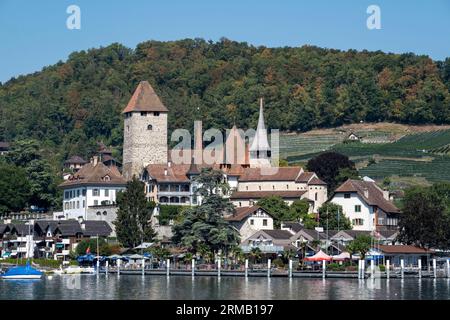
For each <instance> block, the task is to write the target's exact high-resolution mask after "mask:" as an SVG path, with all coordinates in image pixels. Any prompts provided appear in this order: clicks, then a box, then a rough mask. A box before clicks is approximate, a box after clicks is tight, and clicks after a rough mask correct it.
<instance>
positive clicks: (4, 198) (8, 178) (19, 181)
mask: <svg viewBox="0 0 450 320" xmlns="http://www.w3.org/2000/svg"><path fill="white" fill-rule="evenodd" d="M30 194H31V192H30V184H29V181H28V179H27V175H26V172H25V170H24V169H22V168H20V167H16V166H15V165H12V164H8V163H2V162H0V213H7V212H11V211H13V212H14V211H19V210H22V209H23V208H25V206H26V205H27V201H28V200H29V197H30Z"/></svg>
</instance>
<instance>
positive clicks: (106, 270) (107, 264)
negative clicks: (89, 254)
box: [105, 260, 109, 275]
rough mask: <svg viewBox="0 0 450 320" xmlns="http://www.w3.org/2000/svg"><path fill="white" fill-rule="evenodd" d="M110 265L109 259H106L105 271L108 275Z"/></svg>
mask: <svg viewBox="0 0 450 320" xmlns="http://www.w3.org/2000/svg"><path fill="white" fill-rule="evenodd" d="M108 267H109V261H108V260H106V262H105V273H106V275H108Z"/></svg>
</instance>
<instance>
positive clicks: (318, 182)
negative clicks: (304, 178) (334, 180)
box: [308, 177, 326, 185]
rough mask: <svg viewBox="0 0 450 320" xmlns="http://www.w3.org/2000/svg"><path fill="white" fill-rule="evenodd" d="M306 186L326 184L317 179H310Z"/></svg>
mask: <svg viewBox="0 0 450 320" xmlns="http://www.w3.org/2000/svg"><path fill="white" fill-rule="evenodd" d="M308 184H313V185H326V182H324V181H322V180H320V179H319V178H316V177H314V178H312V179H311V180H309V181H308Z"/></svg>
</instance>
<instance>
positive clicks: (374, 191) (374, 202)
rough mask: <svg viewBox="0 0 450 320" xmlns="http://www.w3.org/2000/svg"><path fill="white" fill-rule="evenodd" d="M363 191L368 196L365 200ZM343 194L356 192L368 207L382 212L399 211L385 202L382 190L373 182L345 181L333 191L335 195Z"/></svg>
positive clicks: (388, 202)
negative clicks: (375, 207) (376, 208)
mask: <svg viewBox="0 0 450 320" xmlns="http://www.w3.org/2000/svg"><path fill="white" fill-rule="evenodd" d="M364 190H367V191H368V193H369V196H368V197H367V198H366V197H365V195H364ZM344 192H357V193H358V195H359V196H360V197H361V198H362V199H363V200H364V201H365V202H366V203H367V204H369V205H371V206H377V207H379V208H380V209H381V210H383V211H384V212H388V213H398V212H400V211H399V209H398V208H397V207H396V206H395V205H394V204H393V203H392V202H390V201H389V200H386V199H385V198H384V196H383V190H381V189H380V188H379V187H378V186H377V185H376V184H375V182H370V181H360V180H351V179H349V180H347V181H345V182H344V183H343V184H341V185H340V186H339V187H338V188H337V189H336V191H335V193H344Z"/></svg>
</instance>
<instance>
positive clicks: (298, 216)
mask: <svg viewBox="0 0 450 320" xmlns="http://www.w3.org/2000/svg"><path fill="white" fill-rule="evenodd" d="M309 209H310V204H309V202H308V200H306V199H300V200H295V201H294V202H292V204H291V205H290V207H289V219H286V220H290V221H299V222H301V223H302V224H303V225H304V227H305V228H307V229H313V228H314V227H316V226H317V221H316V220H317V219H316V216H315V214H314V213H310V212H309Z"/></svg>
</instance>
